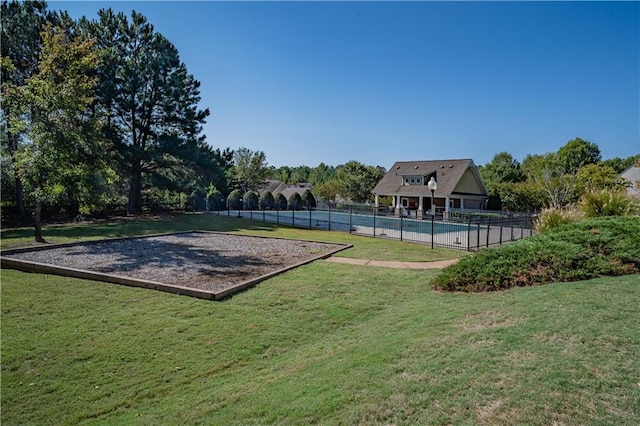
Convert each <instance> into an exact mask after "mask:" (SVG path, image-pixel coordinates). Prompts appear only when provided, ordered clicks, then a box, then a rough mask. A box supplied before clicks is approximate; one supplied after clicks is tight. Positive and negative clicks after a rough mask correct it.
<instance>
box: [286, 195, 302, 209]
mask: <svg viewBox="0 0 640 426" xmlns="http://www.w3.org/2000/svg"><path fill="white" fill-rule="evenodd" d="M288 204H289V210H300V208H301V207H302V197H301V196H300V194H298V193H297V192H294V193H293V194H291V197H289V202H288Z"/></svg>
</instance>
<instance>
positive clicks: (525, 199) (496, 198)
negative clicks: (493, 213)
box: [487, 182, 549, 212]
mask: <svg viewBox="0 0 640 426" xmlns="http://www.w3.org/2000/svg"><path fill="white" fill-rule="evenodd" d="M493 190H494V194H495V195H492V196H490V197H489V203H488V207H487V208H488V209H489V210H506V211H512V212H524V211H531V210H540V209H542V208H543V207H544V206H545V204H547V203H548V200H549V198H548V195H547V192H546V191H545V190H544V188H543V187H541V186H540V185H537V184H536V183H534V182H517V183H513V182H506V183H498V184H495V185H494V187H493ZM496 207H497V208H496Z"/></svg>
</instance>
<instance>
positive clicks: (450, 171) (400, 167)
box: [372, 159, 487, 197]
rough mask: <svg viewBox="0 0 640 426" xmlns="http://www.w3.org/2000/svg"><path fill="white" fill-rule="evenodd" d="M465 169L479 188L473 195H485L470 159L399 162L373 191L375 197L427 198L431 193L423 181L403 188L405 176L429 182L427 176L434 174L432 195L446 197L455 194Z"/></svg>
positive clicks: (482, 185)
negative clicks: (435, 184)
mask: <svg viewBox="0 0 640 426" xmlns="http://www.w3.org/2000/svg"><path fill="white" fill-rule="evenodd" d="M468 169H470V170H471V173H473V175H474V176H475V178H476V179H477V181H478V186H479V187H480V188H482V191H481V192H479V193H477V194H475V195H482V196H486V195H487V192H486V189H485V188H484V184H483V183H482V180H481V179H480V175H479V173H478V171H477V169H476V166H475V165H474V164H473V160H471V159H459V160H431V161H398V162H396V163H395V164H394V165H393V166H392V167H391V169H389V171H388V172H387V174H385V175H384V177H383V178H382V179H381V180H380V182H378V184H377V185H376V186H375V188H373V190H372V192H373V193H374V194H378V195H396V194H398V195H407V196H420V195H422V196H427V195H428V196H430V195H431V191H430V190H429V187H428V186H427V184H426V182H425V183H424V184H423V185H404V177H406V176H412V177H423V178H425V177H426V178H427V179H426V180H427V181H428V178H429V176H431V175H433V174H434V173H435V179H436V181H437V182H438V189H437V190H436V191H435V196H437V197H445V196H447V195H451V194H453V193H455V190H456V187H457V186H458V184H459V182H460V180H461V179H462V177H463V176H464V174H465V172H466V171H467V170H468Z"/></svg>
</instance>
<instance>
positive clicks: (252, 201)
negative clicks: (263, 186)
mask: <svg viewBox="0 0 640 426" xmlns="http://www.w3.org/2000/svg"><path fill="white" fill-rule="evenodd" d="M242 204H243V205H244V209H245V210H255V209H257V208H258V194H256V193H255V192H254V191H247V192H246V193H245V194H244V197H242Z"/></svg>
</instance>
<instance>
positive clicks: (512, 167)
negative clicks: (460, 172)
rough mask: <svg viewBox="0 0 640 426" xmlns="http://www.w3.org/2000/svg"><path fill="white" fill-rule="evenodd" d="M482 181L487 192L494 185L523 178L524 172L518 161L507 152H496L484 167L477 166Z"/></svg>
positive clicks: (519, 180)
mask: <svg viewBox="0 0 640 426" xmlns="http://www.w3.org/2000/svg"><path fill="white" fill-rule="evenodd" d="M479 171H480V176H481V177H482V181H483V182H484V184H485V185H486V187H487V190H489V192H492V190H493V188H494V187H495V186H496V185H499V184H502V183H515V182H522V181H523V180H524V173H523V172H522V169H521V168H520V163H519V162H518V161H517V160H516V159H514V158H513V156H511V154H509V153H508V152H500V153H498V154H496V155H495V156H494V157H493V159H492V160H491V162H489V163H487V164H486V165H485V166H484V167H479Z"/></svg>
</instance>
